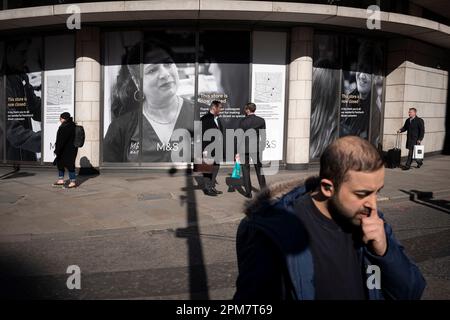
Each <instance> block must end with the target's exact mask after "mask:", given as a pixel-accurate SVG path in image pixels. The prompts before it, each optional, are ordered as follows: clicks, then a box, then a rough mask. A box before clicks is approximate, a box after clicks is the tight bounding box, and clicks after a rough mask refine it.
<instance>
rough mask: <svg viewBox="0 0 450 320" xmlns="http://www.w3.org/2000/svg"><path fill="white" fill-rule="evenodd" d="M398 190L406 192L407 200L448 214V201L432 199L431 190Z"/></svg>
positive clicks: (449, 204)
mask: <svg viewBox="0 0 450 320" xmlns="http://www.w3.org/2000/svg"><path fill="white" fill-rule="evenodd" d="M399 190H400V191H401V192H404V193H406V194H408V195H409V200H411V201H412V202H415V203H418V204H421V205H424V206H427V207H429V208H432V209H435V210H439V211H442V212H445V213H447V214H450V201H447V200H440V199H434V198H433V192H429V191H419V190H410V191H406V190H402V189H399Z"/></svg>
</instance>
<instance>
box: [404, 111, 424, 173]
mask: <svg viewBox="0 0 450 320" xmlns="http://www.w3.org/2000/svg"><path fill="white" fill-rule="evenodd" d="M416 114H417V110H416V108H409V112H408V115H409V118H408V119H406V121H405V124H404V125H403V127H402V128H400V129H399V130H398V131H397V132H399V133H400V132H405V131H408V135H407V139H406V148H407V149H408V160H407V161H406V165H405V166H404V167H403V170H409V169H410V168H411V163H412V160H413V154H414V146H415V145H420V143H421V142H422V140H423V136H424V135H425V124H424V122H423V119H422V118H419V117H418V116H417V115H416ZM422 159H423V157H422V158H415V160H416V162H417V168H420V167H421V166H422V165H423V160H422Z"/></svg>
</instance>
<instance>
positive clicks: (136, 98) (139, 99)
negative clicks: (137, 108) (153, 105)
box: [133, 89, 144, 102]
mask: <svg viewBox="0 0 450 320" xmlns="http://www.w3.org/2000/svg"><path fill="white" fill-rule="evenodd" d="M136 95H137V96H136ZM133 98H134V101H137V102H141V101H144V95H143V94H142V92H141V90H139V89H136V91H135V92H134V95H133Z"/></svg>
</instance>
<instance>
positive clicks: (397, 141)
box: [394, 132, 400, 149]
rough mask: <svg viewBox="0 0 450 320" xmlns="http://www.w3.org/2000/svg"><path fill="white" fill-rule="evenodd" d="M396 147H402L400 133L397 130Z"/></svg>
mask: <svg viewBox="0 0 450 320" xmlns="http://www.w3.org/2000/svg"><path fill="white" fill-rule="evenodd" d="M394 148H395V149H400V133H399V132H397V137H396V138H395V146H394Z"/></svg>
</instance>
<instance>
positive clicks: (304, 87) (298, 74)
mask: <svg viewBox="0 0 450 320" xmlns="http://www.w3.org/2000/svg"><path fill="white" fill-rule="evenodd" d="M313 40H314V31H313V29H312V28H305V27H296V28H293V29H292V32H291V59H290V61H291V63H290V65H289V105H288V136H287V150H286V164H287V165H286V167H287V169H306V168H308V163H309V133H310V118H311V91H312V65H313V59H312V56H313Z"/></svg>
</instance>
